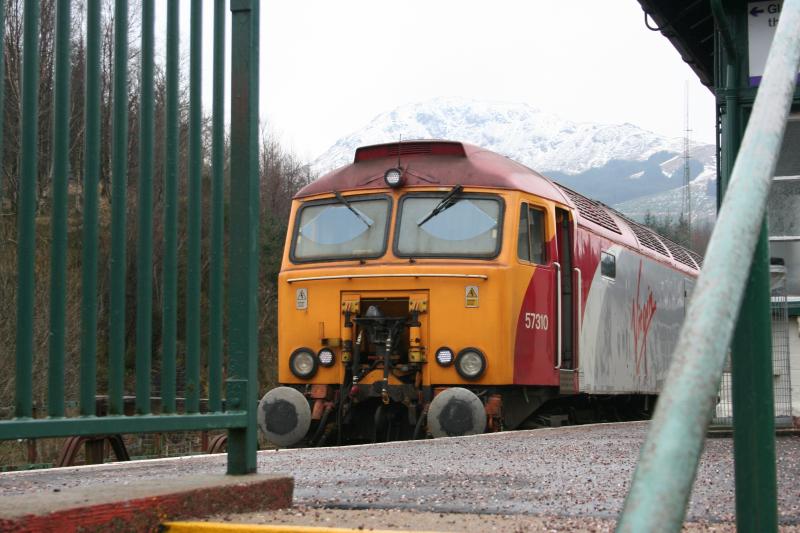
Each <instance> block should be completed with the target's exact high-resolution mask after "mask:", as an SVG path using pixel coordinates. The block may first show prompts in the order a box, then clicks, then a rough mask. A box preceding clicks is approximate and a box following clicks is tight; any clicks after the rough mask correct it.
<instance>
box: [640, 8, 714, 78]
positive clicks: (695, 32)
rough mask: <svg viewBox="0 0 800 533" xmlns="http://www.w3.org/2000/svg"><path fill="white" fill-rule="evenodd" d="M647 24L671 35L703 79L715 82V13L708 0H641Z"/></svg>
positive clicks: (678, 48)
mask: <svg viewBox="0 0 800 533" xmlns="http://www.w3.org/2000/svg"><path fill="white" fill-rule="evenodd" d="M639 4H641V6H642V9H643V10H644V12H645V19H646V20H645V23H646V24H647V26H648V28H650V29H652V30H654V31H660V32H661V33H662V34H663V35H664V37H666V38H667V39H669V41H670V42H671V43H672V45H673V46H674V47H675V49H676V50H678V52H679V53H680V54H681V57H682V58H683V60H684V61H686V63H688V64H689V66H691V67H692V69H693V70H694V72H695V74H697V77H698V78H700V82H701V83H702V84H703V85H705V86H706V87H709V88H710V89H711V88H713V86H714V17H713V16H712V13H711V6H710V4H709V2H708V0H694V1H691V2H675V0H639Z"/></svg>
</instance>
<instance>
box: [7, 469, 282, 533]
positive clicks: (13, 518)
mask: <svg viewBox="0 0 800 533" xmlns="http://www.w3.org/2000/svg"><path fill="white" fill-rule="evenodd" d="M112 468H113V467H112ZM121 469H122V468H120V467H117V470H118V471H119V470H121ZM61 470H64V469H58V470H50V471H49V472H57V471H58V472H59V477H61V476H66V477H70V476H76V477H82V478H86V477H91V476H92V475H93V474H96V473H99V472H100V469H97V468H95V469H91V468H89V469H80V468H76V469H70V470H71V472H69V473H67V472H63V473H62V472H60V471H61ZM41 473H45V472H41ZM102 477H105V476H102ZM121 477H122V479H120V482H119V483H100V484H91V483H89V484H81V485H79V486H75V487H71V488H66V489H62V488H59V487H57V486H54V485H53V484H48V485H49V487H50V490H49V491H44V490H38V491H33V492H32V493H31V492H29V493H24V494H19V493H17V494H3V497H2V498H0V531H105V530H108V529H109V528H111V529H121V530H126V531H143V530H155V529H157V528H158V526H159V524H160V523H162V522H163V521H164V520H165V519H168V520H177V519H186V518H198V517H206V516H209V515H212V514H215V513H221V512H238V513H245V512H254V511H267V510H271V509H277V508H283V507H288V506H291V503H292V490H293V481H292V479H291V478H289V477H280V476H269V475H264V474H253V475H249V476H225V475H222V474H204V475H194V474H190V475H184V476H179V477H175V478H170V479H147V478H144V479H141V478H140V479H130V478H126V477H125V476H121ZM62 486H63V484H62ZM234 509H236V511H233V510H234Z"/></svg>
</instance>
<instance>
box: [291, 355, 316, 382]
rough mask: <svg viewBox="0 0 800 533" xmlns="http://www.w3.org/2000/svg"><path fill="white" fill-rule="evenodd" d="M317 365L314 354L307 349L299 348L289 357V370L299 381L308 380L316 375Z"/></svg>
mask: <svg viewBox="0 0 800 533" xmlns="http://www.w3.org/2000/svg"><path fill="white" fill-rule="evenodd" d="M318 365H319V361H317V358H316V356H315V355H314V352H312V351H311V350H310V349H308V348H299V349H297V350H295V351H294V352H292V355H291V356H290V357H289V368H290V369H291V371H292V374H294V375H295V376H297V377H298V378H300V379H310V378H311V377H312V376H313V375H314V374H316V373H317V366H318Z"/></svg>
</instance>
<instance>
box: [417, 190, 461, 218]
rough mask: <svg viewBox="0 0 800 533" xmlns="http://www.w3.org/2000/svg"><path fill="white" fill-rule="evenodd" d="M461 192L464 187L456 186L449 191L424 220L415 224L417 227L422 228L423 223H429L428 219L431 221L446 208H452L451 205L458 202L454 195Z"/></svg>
mask: <svg viewBox="0 0 800 533" xmlns="http://www.w3.org/2000/svg"><path fill="white" fill-rule="evenodd" d="M463 190H464V187H462V186H461V185H456V186H455V187H453V188H452V189H450V192H449V193H447V194H445V195H444V198H442V201H441V202H439V203H438V204H436V207H434V208H433V209H432V210H431V212H430V213H428V214H427V215H426V216H425V218H423V219H422V220H420V221H419V222H417V227H419V226H422V225H423V224H424V223H426V222H427V221H429V220H430V219H432V218H433V217H435V216H436V215H438V214H439V213H441V212H442V211H444V210H445V209H448V208H450V207H452V206H453V205H455V203H456V202H457V201H458V200H457V199H456V195H457V194H459V193H460V192H461V191H463Z"/></svg>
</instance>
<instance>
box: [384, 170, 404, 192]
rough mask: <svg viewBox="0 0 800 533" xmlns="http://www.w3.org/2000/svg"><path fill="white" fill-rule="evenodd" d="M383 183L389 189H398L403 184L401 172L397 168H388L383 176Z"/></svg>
mask: <svg viewBox="0 0 800 533" xmlns="http://www.w3.org/2000/svg"><path fill="white" fill-rule="evenodd" d="M383 181H385V182H386V185H388V186H389V187H391V188H393V189H394V188H395V187H399V186H400V185H402V184H403V171H402V170H400V169H399V168H390V169H389V170H387V171H386V173H385V174H384V175H383Z"/></svg>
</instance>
